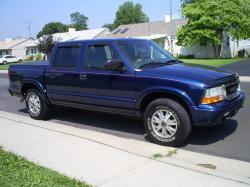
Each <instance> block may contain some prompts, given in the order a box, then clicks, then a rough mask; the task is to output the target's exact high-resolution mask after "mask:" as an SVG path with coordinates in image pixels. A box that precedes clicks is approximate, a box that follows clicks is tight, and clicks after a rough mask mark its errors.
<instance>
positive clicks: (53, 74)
mask: <svg viewBox="0 0 250 187" xmlns="http://www.w3.org/2000/svg"><path fill="white" fill-rule="evenodd" d="M79 55H80V46H78V45H75V46H72V45H71V46H61V47H60V46H59V47H57V48H56V52H55V54H54V56H53V57H52V61H51V64H50V67H49V68H48V69H46V73H45V79H46V86H47V95H48V97H49V99H50V100H51V101H53V102H63V103H67V102H70V103H72V102H75V103H78V102H79V101H80V99H79V68H78V61H79V58H80V57H79Z"/></svg>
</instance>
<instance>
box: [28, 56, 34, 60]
mask: <svg viewBox="0 0 250 187" xmlns="http://www.w3.org/2000/svg"><path fill="white" fill-rule="evenodd" d="M26 60H27V61H33V60H34V55H29V56H27V58H26Z"/></svg>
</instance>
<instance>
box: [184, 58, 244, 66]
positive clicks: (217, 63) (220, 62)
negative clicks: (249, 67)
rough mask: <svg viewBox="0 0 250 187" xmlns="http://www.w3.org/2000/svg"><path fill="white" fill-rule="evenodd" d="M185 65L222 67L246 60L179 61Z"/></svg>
mask: <svg viewBox="0 0 250 187" xmlns="http://www.w3.org/2000/svg"><path fill="white" fill-rule="evenodd" d="M180 60H181V61H183V62H185V63H192V64H203V65H208V66H216V67H220V66H224V65H226V64H232V63H235V62H239V61H242V60H246V58H245V59H244V58H231V59H180Z"/></svg>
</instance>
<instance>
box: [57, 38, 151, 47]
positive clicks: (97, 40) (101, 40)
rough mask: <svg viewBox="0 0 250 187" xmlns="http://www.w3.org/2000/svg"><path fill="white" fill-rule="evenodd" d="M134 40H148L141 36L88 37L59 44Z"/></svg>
mask: <svg viewBox="0 0 250 187" xmlns="http://www.w3.org/2000/svg"><path fill="white" fill-rule="evenodd" d="M133 40H148V39H140V38H108V39H88V40H77V41H65V42H58V44H62V45H63V44H79V43H85V42H111V41H133Z"/></svg>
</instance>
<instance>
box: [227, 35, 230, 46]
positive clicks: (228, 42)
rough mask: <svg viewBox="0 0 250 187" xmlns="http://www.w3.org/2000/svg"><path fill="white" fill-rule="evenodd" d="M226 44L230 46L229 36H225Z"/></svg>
mask: <svg viewBox="0 0 250 187" xmlns="http://www.w3.org/2000/svg"><path fill="white" fill-rule="evenodd" d="M227 46H230V38H229V37H227Z"/></svg>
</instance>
